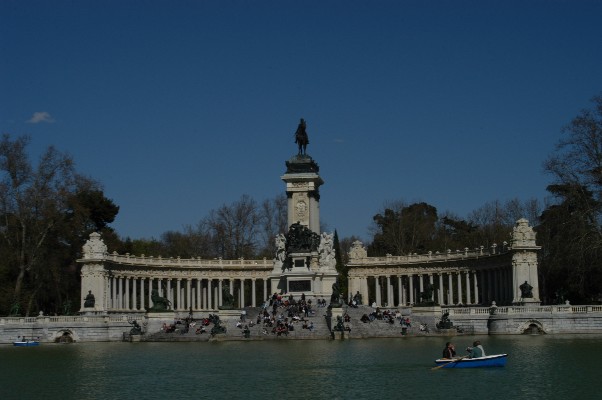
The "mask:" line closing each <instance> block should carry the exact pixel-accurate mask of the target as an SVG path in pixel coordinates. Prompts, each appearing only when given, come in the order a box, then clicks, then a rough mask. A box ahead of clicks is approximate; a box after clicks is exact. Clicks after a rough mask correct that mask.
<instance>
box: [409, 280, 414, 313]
mask: <svg viewBox="0 0 602 400" xmlns="http://www.w3.org/2000/svg"><path fill="white" fill-rule="evenodd" d="M408 281H409V282H410V305H412V306H413V305H414V303H415V301H414V274H410V275H409V276H408Z"/></svg>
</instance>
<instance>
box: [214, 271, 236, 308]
mask: <svg viewBox="0 0 602 400" xmlns="http://www.w3.org/2000/svg"><path fill="white" fill-rule="evenodd" d="M222 285H223V279H221V278H220V279H218V281H217V295H218V302H217V306H218V307H219V306H221V305H223V304H224V303H223V302H222V301H223V300H222ZM230 290H232V285H230ZM230 294H232V293H230Z"/></svg>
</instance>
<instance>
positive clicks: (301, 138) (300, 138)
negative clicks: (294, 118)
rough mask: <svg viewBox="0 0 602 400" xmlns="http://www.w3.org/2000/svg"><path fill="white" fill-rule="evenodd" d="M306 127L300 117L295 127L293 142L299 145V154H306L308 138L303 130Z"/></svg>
mask: <svg viewBox="0 0 602 400" xmlns="http://www.w3.org/2000/svg"><path fill="white" fill-rule="evenodd" d="M306 127H307V125H306V124H305V120H304V119H303V118H301V122H299V126H298V127H297V132H295V143H297V145H298V146H299V155H303V154H307V151H306V148H307V145H308V144H309V138H308V137H307V132H306V131H305V128H306Z"/></svg>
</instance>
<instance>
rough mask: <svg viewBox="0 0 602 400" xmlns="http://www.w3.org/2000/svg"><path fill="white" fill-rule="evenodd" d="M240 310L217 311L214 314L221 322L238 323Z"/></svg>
mask: <svg viewBox="0 0 602 400" xmlns="http://www.w3.org/2000/svg"><path fill="white" fill-rule="evenodd" d="M241 312H242V310H240V309H235V308H234V309H231V310H219V311H218V312H217V313H216V314H217V315H218V316H219V319H220V320H221V321H224V322H225V321H238V320H239V319H240V313H241Z"/></svg>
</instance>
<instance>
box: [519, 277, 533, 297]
mask: <svg viewBox="0 0 602 400" xmlns="http://www.w3.org/2000/svg"><path fill="white" fill-rule="evenodd" d="M519 289H520V293H521V294H520V295H521V297H522V298H523V299H530V298H532V297H533V286H531V285H529V283H528V282H527V281H525V283H523V284H522V285H520V286H519Z"/></svg>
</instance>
